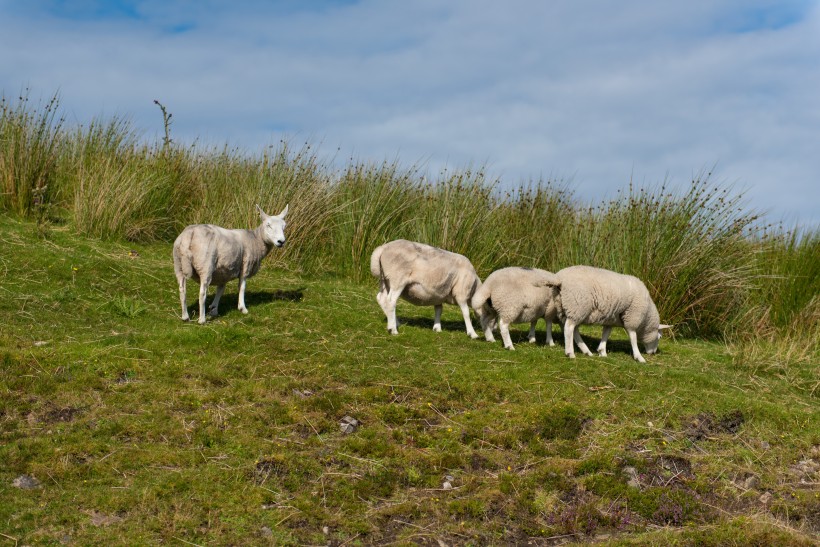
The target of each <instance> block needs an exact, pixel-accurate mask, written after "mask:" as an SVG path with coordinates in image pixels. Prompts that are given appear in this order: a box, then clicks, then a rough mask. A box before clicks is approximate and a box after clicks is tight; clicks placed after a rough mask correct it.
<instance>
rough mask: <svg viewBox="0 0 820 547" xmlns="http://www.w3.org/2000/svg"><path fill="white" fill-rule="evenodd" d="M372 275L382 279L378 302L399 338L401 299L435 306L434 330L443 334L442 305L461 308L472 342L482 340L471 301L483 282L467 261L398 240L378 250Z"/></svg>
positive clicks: (434, 248)
mask: <svg viewBox="0 0 820 547" xmlns="http://www.w3.org/2000/svg"><path fill="white" fill-rule="evenodd" d="M370 273H372V274H373V275H374V276H375V277H378V278H379V292H378V294H377V295H376V301H378V303H379V305H380V306H381V308H382V311H384V314H385V315H386V316H387V330H388V331H390V333H391V334H398V330H397V321H396V304H397V302H398V300H399V297H401V298H404V299H405V300H407V301H408V302H410V303H411V304H415V305H417V306H434V309H435V320H434V322H433V330H434V331H435V332H441V311H442V304H444V303H447V304H455V305H457V306H458V307H459V308H461V313H462V315H463V316H464V325H465V326H466V328H467V334H468V335H469V336H470V338H478V334H476V332H475V329H473V323H472V320H471V319H470V307H469V304H470V299H471V298H472V297H473V294H474V293H475V291H476V289H477V288H478V287H479V286H480V285H481V280H480V279H479V278H478V275H476V273H475V268H473V265H472V264H471V263H470V261H469V260H468V259H467V257H465V256H463V255H460V254H456V253H452V252H450V251H445V250H443V249H438V248H436V247H431V246H430V245H425V244H423V243H416V242H413V241H407V240H405V239H397V240H395V241H391V242H389V243H385V244H384V245H381V246H380V247H377V248H376V249H375V250H374V251H373V254H372V255H371V257H370Z"/></svg>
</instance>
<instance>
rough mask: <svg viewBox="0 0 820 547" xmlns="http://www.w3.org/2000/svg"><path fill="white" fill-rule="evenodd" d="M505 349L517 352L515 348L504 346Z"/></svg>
mask: <svg viewBox="0 0 820 547" xmlns="http://www.w3.org/2000/svg"><path fill="white" fill-rule="evenodd" d="M504 349H508V350H510V351H515V348H514V347H513V346H504Z"/></svg>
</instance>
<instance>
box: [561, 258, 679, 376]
mask: <svg viewBox="0 0 820 547" xmlns="http://www.w3.org/2000/svg"><path fill="white" fill-rule="evenodd" d="M556 275H557V276H558V279H559V280H560V281H561V285H560V295H559V298H558V302H559V317H561V318H562V319H563V320H564V348H565V353H566V354H567V356H568V357H570V358H575V351H574V347H573V340H574V341H575V343H576V344H578V348H579V349H580V350H581V351H582V352H583V353H584V354H585V355H592V352H591V351H589V348H588V347H587V345H586V344H585V343H584V341H583V340H582V339H581V335H580V334H579V332H578V331H577V330H576V327H577V326H579V325H603V327H604V329H603V333H602V335H601V343H600V344H599V345H598V353H599V354H600V355H601V356H603V357H606V342H607V339H608V338H609V334H610V333H611V332H612V327H613V326H620V327H623V328H624V329H625V330H626V332H627V334H629V342H630V343H631V344H632V356H633V357H634V358H635V359H636V360H637V361H640V362H641V363H645V362H646V360H645V359H644V358H643V356H642V355H641V352H640V351H639V350H638V339H639V338H640V340H641V342H643V344H644V346H645V347H646V353H648V354H653V353H655V352H656V351H657V350H658V341H659V340H660V329H664V328H668V327H669V325H661V324H660V319H659V317H658V308H657V307H656V306H655V303H654V302H653V301H652V297H651V296H649V291H648V290H647V289H646V286H645V285H644V284H643V282H642V281H641V280H640V279H638V278H637V277H634V276H631V275H623V274H619V273H616V272H612V271H609V270H604V269H601V268H593V267H591V266H571V267H569V268H564V269H563V270H561V271H559V272H557V273H556Z"/></svg>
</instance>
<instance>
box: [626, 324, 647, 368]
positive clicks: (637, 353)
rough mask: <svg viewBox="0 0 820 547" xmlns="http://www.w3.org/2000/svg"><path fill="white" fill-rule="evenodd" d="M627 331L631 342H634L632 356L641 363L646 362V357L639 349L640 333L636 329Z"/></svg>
mask: <svg viewBox="0 0 820 547" xmlns="http://www.w3.org/2000/svg"><path fill="white" fill-rule="evenodd" d="M626 332H627V333H628V334H629V343H630V344H632V357H634V358H635V360H636V361H638V362H639V363H646V359H644V358H643V355H641V352H640V351H639V350H638V333H637V332H635V331H634V330H627V331H626Z"/></svg>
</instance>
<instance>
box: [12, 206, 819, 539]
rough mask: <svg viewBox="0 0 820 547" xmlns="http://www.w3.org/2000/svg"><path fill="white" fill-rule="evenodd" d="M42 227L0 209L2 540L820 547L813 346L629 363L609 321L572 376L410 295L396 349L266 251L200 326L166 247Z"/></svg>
mask: <svg viewBox="0 0 820 547" xmlns="http://www.w3.org/2000/svg"><path fill="white" fill-rule="evenodd" d="M291 207H293V205H291ZM294 224H297V223H294ZM45 235H46V237H42V236H43V231H42V225H38V223H37V221H36V219H31V220H21V217H19V216H17V215H8V214H2V215H0V297H2V298H0V325H2V327H0V462H2V465H0V543H3V542H5V543H7V544H9V545H18V544H28V545H33V544H60V543H64V544H77V545H103V544H105V545H138V544H143V545H156V544H159V543H168V544H186V545H187V544H194V545H227V544H280V545H281V544H294V545H295V544H311V545H316V544H327V543H331V544H333V545H356V544H372V543H398V544H413V543H424V544H430V545H440V544H441V543H440V542H444V543H446V544H448V545H452V544H510V543H517V544H524V543H527V542H530V543H531V544H535V545H540V544H545V545H546V544H554V543H556V542H587V541H600V542H604V543H610V544H624V545H625V544H657V545H670V544H680V545H688V544H736V545H755V544H756V545H774V544H777V545H811V544H816V543H817V542H818V541H820V519H819V518H818V515H820V494H818V491H820V490H819V489H818V482H820V404H818V398H820V388H818V367H817V362H818V361H817V360H816V359H815V357H816V354H812V353H811V350H809V354H808V356H807V355H806V353H805V352H804V351H799V352H796V353H788V352H785V353H784V352H780V351H779V350H777V349H775V350H773V351H768V350H763V349H760V348H762V347H763V346H762V344H761V343H760V342H759V339H758V342H754V343H753V344H752V345H744V344H745V342H744V341H743V337H738V338H736V339H735V340H736V341H735V342H733V344H732V345H730V346H727V345H725V344H724V343H722V342H717V341H714V342H713V341H704V340H701V339H695V338H681V337H680V336H678V337H677V338H673V339H668V338H664V339H663V340H662V341H661V353H660V354H658V355H656V356H648V361H649V363H648V364H647V365H640V364H638V363H636V362H635V361H633V360H632V358H631V357H630V355H629V351H628V342H627V340H626V338H625V336H624V333H623V332H622V331H621V332H617V331H616V332H614V333H613V341H612V342H611V351H610V356H609V357H607V358H590V357H584V356H582V355H579V357H578V358H577V359H575V360H574V361H570V360H569V359H566V358H565V357H564V356H563V351H562V350H561V349H560V348H559V347H553V348H550V347H545V346H544V345H543V343H539V344H536V345H534V346H531V345H528V344H526V342H525V334H526V332H525V330H526V329H525V327H524V326H521V327H520V328H519V329H518V330H516V331H515V332H514V341H516V343H517V346H516V348H517V349H516V351H515V352H508V351H505V350H503V349H502V347H501V343H500V342H497V343H495V344H489V343H487V342H483V341H473V340H470V339H469V338H468V337H467V336H466V334H465V333H464V332H463V324H462V323H461V320H460V314H459V313H458V312H457V311H456V310H454V309H453V308H452V307H450V308H446V311H445V315H444V321H443V323H444V332H442V333H439V334H436V333H433V332H432V329H431V326H432V310H431V309H423V308H415V307H412V306H410V305H408V304H406V303H405V304H400V308H399V317H400V320H401V321H402V325H401V326H400V328H399V330H400V333H399V335H398V336H395V337H393V336H389V335H388V334H387V333H386V330H385V322H384V318H383V315H382V313H381V310H380V309H379V307H378V305H377V304H376V302H375V298H374V294H375V291H376V286H375V285H376V284H375V281H374V280H370V279H363V280H362V281H361V282H351V281H350V280H348V278H346V277H344V276H337V275H321V274H320V273H318V272H314V271H311V272H308V273H306V272H304V271H300V270H298V269H296V268H293V267H292V264H293V262H290V263H288V262H286V261H282V260H280V257H279V256H272V257H271V258H269V259H267V260H266V262H265V264H264V265H263V269H262V271H261V272H260V274H259V275H257V276H256V277H255V278H253V279H251V280H250V281H249V284H248V294H247V303H248V307H249V310H250V313H249V314H248V315H242V314H241V313H239V312H237V311H236V310H235V309H234V308H235V305H236V285H235V283H234V284H231V285H230V286H229V289H228V291H227V293H226V295H225V296H224V298H223V303H222V307H221V311H222V315H221V316H220V317H219V318H217V319H216V320H213V321H209V322H208V323H207V324H206V325H204V326H199V325H197V324H196V323H183V322H181V321H180V320H179V310H178V297H177V290H176V286H175V281H174V278H173V273H172V264H171V258H170V245H169V244H168V243H167V242H164V241H159V242H125V241H123V240H118V239H113V240H110V241H105V240H100V239H97V238H89V237H86V236H82V235H77V234H76V230H75V227H74V225H73V224H71V223H68V224H65V225H62V226H61V225H57V224H49V225H48V227H47V233H46V234H45ZM362 237H364V236H362ZM795 245H799V243H795ZM365 247H366V246H365V245H364V244H363V249H362V251H363V252H364V250H366V249H365ZM277 252H278V251H274V253H277ZM772 267H773V268H774V267H775V266H772ZM795 291H796V292H797V293H798V296H800V294H799V292H800V291H799V289H795ZM191 304H193V301H191ZM806 324H808V325H811V324H814V325H815V326H816V323H811V322H808V323H806ZM539 327H540V329H539V332H538V337H539V340H541V341H543V339H544V332H543V323H542V324H540V325H539ZM555 334H556V336H558V337H559V339H560V332H559V331H558V330H557V329H556V332H555ZM583 334H584V335H585V337H587V338H588V339H590V341H592V342H593V343H595V342H596V338H597V337H598V336H600V330H599V329H594V328H591V329H588V330H584V331H583ZM810 336H816V332H814V333H813V334H810ZM767 339H768V338H767ZM807 339H809V338H808V337H804V338H803V340H807ZM770 340H772V341H774V340H776V338H771V339H770ZM814 343H816V342H814ZM789 347H793V346H789ZM749 348H751V349H749ZM815 348H816V346H815ZM746 350H749V351H746ZM755 352H757V353H755ZM773 356H774V357H773ZM345 416H351V417H353V418H355V419H357V420H359V422H360V426H359V428H358V429H357V430H356V431H354V432H352V433H349V434H345V433H343V432H342V431H341V429H340V425H339V424H340V421H341V420H342V419H343V418H344V417H345ZM25 477H33V479H29V483H26V479H25ZM35 480H36V483H34V481H35ZM31 483H33V485H34V486H35V487H34V488H21V487H20V486H27V485H28V486H31V485H32V484H31ZM445 483H449V488H448V487H447V486H445Z"/></svg>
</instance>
